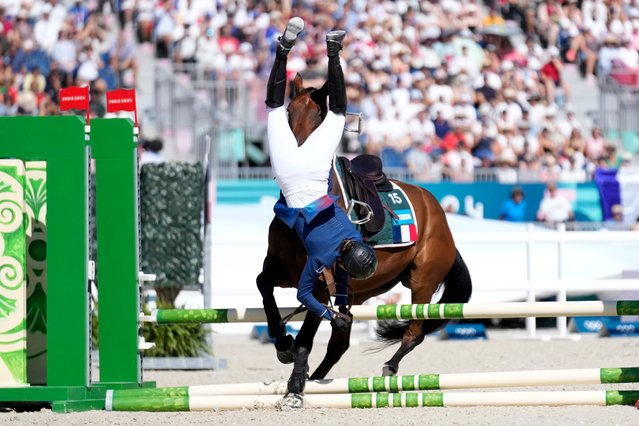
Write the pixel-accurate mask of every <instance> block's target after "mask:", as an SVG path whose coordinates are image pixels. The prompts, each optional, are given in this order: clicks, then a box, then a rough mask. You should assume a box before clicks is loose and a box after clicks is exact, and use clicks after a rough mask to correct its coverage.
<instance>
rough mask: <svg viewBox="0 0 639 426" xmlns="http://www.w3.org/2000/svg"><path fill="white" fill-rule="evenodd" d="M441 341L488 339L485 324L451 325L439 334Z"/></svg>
mask: <svg viewBox="0 0 639 426" xmlns="http://www.w3.org/2000/svg"><path fill="white" fill-rule="evenodd" d="M439 339H440V340H475V339H483V340H486V339H488V336H487V335H486V327H485V326H484V325H483V324H449V325H447V326H445V327H444V328H443V329H442V331H440V333H439Z"/></svg>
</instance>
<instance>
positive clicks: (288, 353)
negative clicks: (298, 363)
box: [275, 334, 295, 364]
mask: <svg viewBox="0 0 639 426" xmlns="http://www.w3.org/2000/svg"><path fill="white" fill-rule="evenodd" d="M281 346H282V349H280V345H278V344H276V345H275V350H276V352H277V359H278V360H279V362H281V363H282V364H291V363H292V362H293V361H295V351H294V350H293V347H294V346H295V340H294V339H293V336H291V335H290V334H288V335H286V337H285V338H284V342H283V344H282V345H281Z"/></svg>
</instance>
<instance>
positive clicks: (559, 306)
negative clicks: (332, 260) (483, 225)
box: [140, 300, 639, 324]
mask: <svg viewBox="0 0 639 426" xmlns="http://www.w3.org/2000/svg"><path fill="white" fill-rule="evenodd" d="M294 310H295V308H281V309H280V314H281V315H283V316H284V315H289V314H291V313H292V312H294ZM351 313H352V314H353V319H355V320H373V321H374V320H385V321H392V320H410V319H488V318H530V317H536V318H544V317H562V316H567V317H588V316H618V315H639V301H634V300H622V301H616V302H601V301H585V302H516V303H444V304H430V305H378V306H372V305H371V306H367V305H357V306H353V307H351ZM304 316H305V313H301V314H298V315H296V316H294V317H293V318H292V319H291V320H292V321H301V320H303V319H304ZM140 320H141V321H146V322H152V323H157V324H176V323H240V322H266V314H265V313H264V309H262V308H236V309H159V310H156V311H154V313H153V314H152V315H141V316H140Z"/></svg>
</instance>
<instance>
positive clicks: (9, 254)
mask: <svg viewBox="0 0 639 426" xmlns="http://www.w3.org/2000/svg"><path fill="white" fill-rule="evenodd" d="M25 247H26V236H25V232H24V163H23V162H22V161H20V160H0V386H16V385H22V384H25V383H27V364H26V361H27V346H26V345H27V330H26V321H25V318H26V306H27V285H26V280H25Z"/></svg>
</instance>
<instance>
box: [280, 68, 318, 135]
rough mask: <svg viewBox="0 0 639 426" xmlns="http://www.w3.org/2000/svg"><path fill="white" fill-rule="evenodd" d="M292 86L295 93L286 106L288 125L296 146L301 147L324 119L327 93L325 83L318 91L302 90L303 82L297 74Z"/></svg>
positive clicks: (314, 89)
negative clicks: (295, 140)
mask: <svg viewBox="0 0 639 426" xmlns="http://www.w3.org/2000/svg"><path fill="white" fill-rule="evenodd" d="M293 86H294V89H295V93H294V96H293V100H291V102H290V103H289V104H288V124H289V125H290V126H291V130H293V134H294V135H295V139H297V145H298V146H301V145H302V144H303V143H304V141H306V138H308V136H309V135H310V134H311V133H312V132H313V130H315V129H317V127H318V126H319V125H320V124H322V121H324V117H326V113H327V112H328V106H327V104H326V100H327V96H328V91H327V89H326V83H324V85H323V86H322V87H321V88H320V89H316V88H314V87H307V88H304V80H302V76H301V75H299V74H297V75H296V76H295V79H294V80H293Z"/></svg>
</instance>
